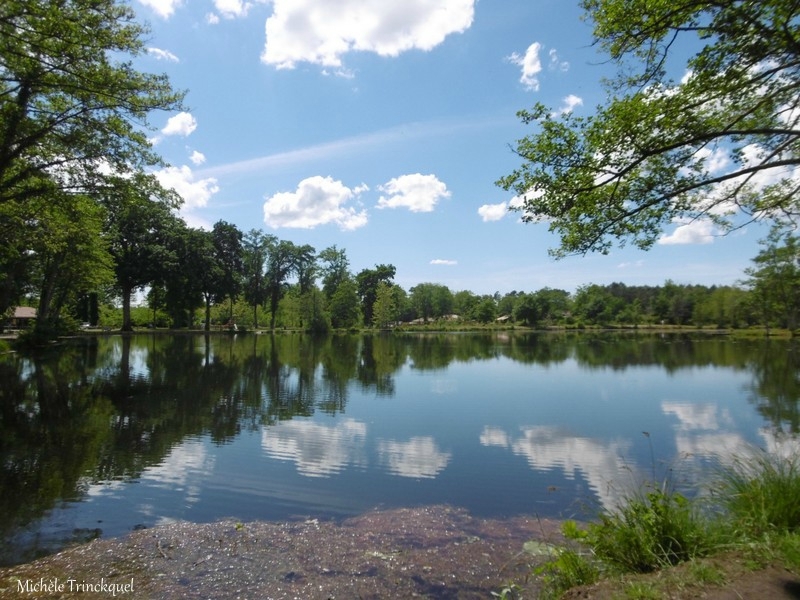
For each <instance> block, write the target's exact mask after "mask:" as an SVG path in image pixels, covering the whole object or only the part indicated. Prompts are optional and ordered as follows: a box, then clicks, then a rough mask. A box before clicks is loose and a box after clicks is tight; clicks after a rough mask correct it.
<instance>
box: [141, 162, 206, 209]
mask: <svg viewBox="0 0 800 600" xmlns="http://www.w3.org/2000/svg"><path fill="white" fill-rule="evenodd" d="M155 176H156V178H157V179H158V181H159V183H161V185H163V186H164V187H165V188H167V189H173V190H175V191H176V192H177V193H178V194H179V195H180V197H181V198H183V207H182V208H183V210H192V209H195V208H202V207H204V206H206V205H207V204H208V201H209V200H210V199H211V196H213V195H214V194H216V193H217V192H218V191H219V186H218V185H217V180H216V179H214V178H213V177H208V178H205V179H197V178H196V177H195V175H194V173H192V170H191V169H190V168H189V167H188V166H186V165H183V166H182V167H166V168H164V169H161V170H159V171H156V172H155Z"/></svg>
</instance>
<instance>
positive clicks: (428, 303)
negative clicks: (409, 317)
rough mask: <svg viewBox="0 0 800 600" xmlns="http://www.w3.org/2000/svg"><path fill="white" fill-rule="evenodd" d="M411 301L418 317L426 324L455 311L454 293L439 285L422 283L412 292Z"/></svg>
mask: <svg viewBox="0 0 800 600" xmlns="http://www.w3.org/2000/svg"><path fill="white" fill-rule="evenodd" d="M409 292H410V301H411V304H412V306H413V307H414V310H415V311H416V313H417V317H419V318H421V319H423V320H424V321H425V322H426V323H427V322H428V320H430V319H438V318H439V317H443V316H444V315H448V314H451V313H452V311H453V302H454V301H453V292H451V291H450V289H449V288H448V287H447V286H445V285H441V284H438V283H420V284H418V285H415V286H414V287H412V288H411V289H410V290H409Z"/></svg>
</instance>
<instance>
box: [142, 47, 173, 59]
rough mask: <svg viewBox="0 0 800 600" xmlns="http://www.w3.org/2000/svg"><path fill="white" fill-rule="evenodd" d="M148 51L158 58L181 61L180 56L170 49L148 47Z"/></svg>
mask: <svg viewBox="0 0 800 600" xmlns="http://www.w3.org/2000/svg"><path fill="white" fill-rule="evenodd" d="M147 53H148V54H149V55H150V56H153V57H155V58H156V60H166V61H168V62H180V61H179V60H178V57H177V56H175V55H174V54H173V53H172V52H170V51H169V50H162V49H161V48H148V49H147Z"/></svg>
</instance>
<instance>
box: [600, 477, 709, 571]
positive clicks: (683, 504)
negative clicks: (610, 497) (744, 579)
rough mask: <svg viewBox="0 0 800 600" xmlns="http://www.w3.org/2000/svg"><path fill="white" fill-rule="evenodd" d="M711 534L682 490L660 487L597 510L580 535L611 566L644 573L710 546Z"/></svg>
mask: <svg viewBox="0 0 800 600" xmlns="http://www.w3.org/2000/svg"><path fill="white" fill-rule="evenodd" d="M712 537H713V536H712V535H711V529H710V527H709V524H708V522H707V521H706V520H705V519H704V518H703V517H702V515H700V514H699V513H698V511H697V509H696V508H695V506H693V505H692V503H691V502H690V501H689V500H687V498H686V497H685V496H683V495H682V494H680V493H678V492H676V491H674V490H670V489H667V488H662V489H654V490H651V491H649V492H644V493H640V494H639V495H636V496H633V497H631V498H628V499H627V501H626V503H625V504H624V505H623V506H621V507H619V508H618V509H617V510H616V511H613V512H612V511H607V512H604V513H603V514H601V515H600V517H599V522H597V523H591V524H590V525H589V527H588V529H587V531H586V536H585V541H586V543H587V544H588V545H589V546H590V547H591V548H592V550H593V551H594V553H595V555H596V556H597V558H598V559H600V560H601V561H603V562H604V563H606V564H607V565H609V566H610V567H611V568H613V569H616V570H619V571H622V572H633V573H648V572H650V571H654V570H656V569H659V568H662V567H666V566H670V565H676V564H678V563H680V562H683V561H686V560H690V559H692V558H695V557H698V556H704V555H705V554H707V553H708V552H709V551H710V550H711V549H712V548H713V545H714V544H713V542H712V539H711V538H712Z"/></svg>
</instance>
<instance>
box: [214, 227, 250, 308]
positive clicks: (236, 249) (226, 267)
mask: <svg viewBox="0 0 800 600" xmlns="http://www.w3.org/2000/svg"><path fill="white" fill-rule="evenodd" d="M211 240H212V242H213V244H214V257H215V258H216V260H217V264H218V265H219V268H220V280H219V281H218V282H217V283H218V285H217V290H216V298H215V300H216V301H222V300H224V299H225V298H228V301H229V309H230V310H229V312H228V321H231V320H233V304H234V302H236V298H237V297H238V296H239V293H240V292H241V290H242V275H243V271H244V263H243V260H244V248H243V247H242V232H241V231H239V228H238V227H236V225H233V224H232V223H227V222H225V221H217V222H216V223H214V227H213V229H212V230H211Z"/></svg>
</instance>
